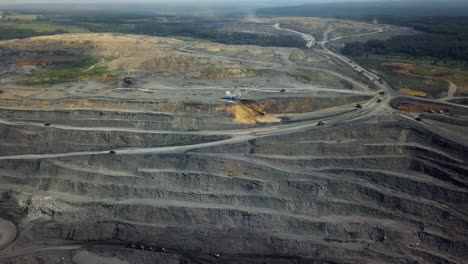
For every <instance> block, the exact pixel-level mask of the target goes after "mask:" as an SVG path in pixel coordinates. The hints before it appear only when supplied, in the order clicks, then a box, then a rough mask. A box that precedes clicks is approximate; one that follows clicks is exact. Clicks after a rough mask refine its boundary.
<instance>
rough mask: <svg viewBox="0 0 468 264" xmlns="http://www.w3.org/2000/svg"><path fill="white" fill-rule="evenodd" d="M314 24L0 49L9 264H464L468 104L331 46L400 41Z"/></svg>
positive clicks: (2, 185)
mask: <svg viewBox="0 0 468 264" xmlns="http://www.w3.org/2000/svg"><path fill="white" fill-rule="evenodd" d="M319 22H320V23H319ZM319 22H317V21H315V20H313V19H310V20H307V21H305V22H303V21H302V22H301V21H299V20H295V19H292V18H282V19H276V20H275V19H271V20H268V21H266V22H265V21H264V22H263V24H262V26H263V28H267V27H268V28H269V30H270V33H271V32H273V33H274V32H277V33H280V32H285V31H286V30H289V31H288V32H285V33H287V34H295V33H301V34H302V35H300V37H302V38H304V48H302V49H301V48H280V47H260V46H246V45H245V46H244V45H236V46H234V45H223V44H217V43H212V42H197V41H195V40H178V39H172V38H162V37H150V36H142V35H127V34H111V33H83V34H63V35H52V36H40V37H33V38H28V39H22V40H7V41H2V42H0V56H1V58H0V263H5V264H29V263H34V264H49V263H50V264H52V263H53V264H56V263H73V264H89V263H91V264H93V263H96V264H97V263H117V264H133V263H138V264H140V263H141V264H143V263H174V264H176V263H181V264H182V263H186V264H189V263H190V264H192V263H232V264H234V263H239V264H240V263H268V264H270V263H272V264H275V263H278V264H280V263H281V264H283V263H460V264H461V263H467V261H468V178H467V176H468V159H467V157H468V129H467V126H468V106H466V104H465V105H463V104H458V103H456V102H457V100H459V101H463V100H465V101H466V98H463V97H460V98H456V97H454V96H453V95H454V91H453V90H452V91H449V90H447V92H446V95H447V97H446V98H440V99H430V98H420V97H414V96H411V95H405V94H403V93H401V91H400V90H399V89H396V88H395V87H391V85H389V84H388V82H387V81H386V80H385V79H384V78H383V77H382V76H381V75H380V74H379V72H377V71H375V70H373V69H367V68H364V67H361V66H360V65H358V64H356V63H355V62H354V61H352V60H351V59H349V58H346V57H344V56H343V55H340V54H338V53H335V52H334V51H332V50H331V49H328V48H327V47H329V46H328V45H330V44H331V43H333V42H334V41H343V39H344V38H346V37H352V38H354V39H356V38H359V37H360V36H366V38H369V36H371V35H376V36H378V35H379V34H384V33H385V32H386V31H390V32H391V34H396V32H397V29H398V28H397V27H393V26H386V25H378V24H377V25H369V26H368V27H367V26H366V25H364V24H363V23H357V22H356V23H355V24H352V23H348V24H339V23H338V22H337V20H329V21H328V20H326V21H325V22H323V21H319ZM339 25H341V26H339ZM356 27H357V28H358V29H357V30H355V32H351V33H350V31H351V30H350V28H356ZM307 28H309V30H308V31H305V30H306V29H307ZM313 30H321V32H322V31H323V32H322V33H320V34H312V31H313ZM340 30H341V31H340ZM402 30H403V29H402ZM329 35H330V37H329ZM451 89H456V88H453V87H452V88H451ZM225 96H226V97H225ZM448 97H449V98H448ZM223 98H224V99H223ZM447 98H448V99H450V100H446V99H447ZM455 99H457V100H455Z"/></svg>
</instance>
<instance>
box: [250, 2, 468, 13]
mask: <svg viewBox="0 0 468 264" xmlns="http://www.w3.org/2000/svg"><path fill="white" fill-rule="evenodd" d="M257 15H258V16H315V17H369V16H468V2H462V1H409V2H408V1H392V2H389V1H384V2H352V3H327V4H324V3H320V4H319V3H316V4H305V5H297V6H286V7H271V8H260V9H257Z"/></svg>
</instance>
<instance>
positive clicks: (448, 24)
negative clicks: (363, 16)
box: [342, 17, 468, 61]
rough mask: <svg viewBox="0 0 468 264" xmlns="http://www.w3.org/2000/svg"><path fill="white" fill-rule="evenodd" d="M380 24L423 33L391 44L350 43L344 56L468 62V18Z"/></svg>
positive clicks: (385, 19)
mask: <svg viewBox="0 0 468 264" xmlns="http://www.w3.org/2000/svg"><path fill="white" fill-rule="evenodd" d="M380 21H381V22H384V23H388V24H397V25H401V26H408V27H412V28H414V29H416V30H419V31H420V32H421V33H419V34H415V35H405V36H396V37H393V38H391V39H388V40H369V41H367V42H351V43H347V44H346V45H345V46H344V48H343V49H342V53H343V54H345V55H349V56H355V57H356V56H368V55H403V56H411V57H431V58H435V59H438V60H459V61H468V18H466V17H411V18H395V17H383V18H380Z"/></svg>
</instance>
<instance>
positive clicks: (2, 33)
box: [0, 26, 66, 40]
mask: <svg viewBox="0 0 468 264" xmlns="http://www.w3.org/2000/svg"><path fill="white" fill-rule="evenodd" d="M63 33H66V32H65V31H63V30H55V31H35V30H32V29H22V28H10V27H1V26H0V40H8V39H21V38H29V37H36V36H44V35H55V34H63Z"/></svg>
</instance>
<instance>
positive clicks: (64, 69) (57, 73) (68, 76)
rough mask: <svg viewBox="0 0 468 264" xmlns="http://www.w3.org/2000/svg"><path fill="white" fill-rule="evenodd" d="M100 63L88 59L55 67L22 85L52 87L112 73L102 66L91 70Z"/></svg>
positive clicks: (93, 59) (95, 59) (24, 81)
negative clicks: (52, 85)
mask: <svg viewBox="0 0 468 264" xmlns="http://www.w3.org/2000/svg"><path fill="white" fill-rule="evenodd" d="M99 61H100V59H98V58H87V59H84V60H81V61H79V62H74V63H69V64H65V65H60V66H53V67H50V68H47V69H45V70H43V71H41V72H39V73H37V74H36V75H33V76H31V77H29V78H27V79H25V80H23V81H22V83H23V84H26V85H51V84H57V83H65V82H72V81H78V80H80V79H87V78H92V77H100V76H103V75H106V74H110V73H112V71H110V70H108V69H107V68H106V67H101V66H96V67H94V68H92V69H90V67H91V66H92V65H95V64H97V63H98V62H99Z"/></svg>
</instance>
